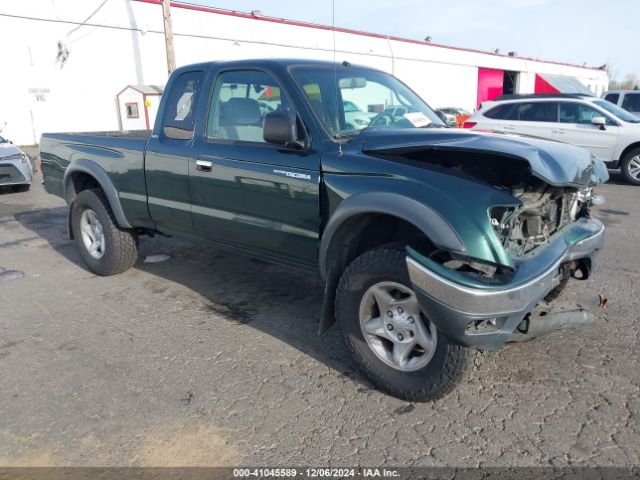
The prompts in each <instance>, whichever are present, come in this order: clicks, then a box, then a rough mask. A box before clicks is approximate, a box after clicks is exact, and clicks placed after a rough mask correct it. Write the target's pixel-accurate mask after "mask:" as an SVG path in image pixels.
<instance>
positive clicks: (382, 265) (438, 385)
mask: <svg viewBox="0 0 640 480" xmlns="http://www.w3.org/2000/svg"><path fill="white" fill-rule="evenodd" d="M405 257H406V253H405V250H404V246H403V245H399V244H387V245H383V246H381V247H378V248H375V249H373V250H369V251H368V252H365V253H364V254H362V255H361V256H359V257H357V258H356V259H355V260H354V261H353V262H351V264H350V265H349V266H348V267H347V269H346V270H345V271H344V273H343V275H342V277H341V278H340V282H339V284H338V289H337V293H336V318H337V319H338V321H339V322H340V323H341V325H342V322H345V321H353V319H348V318H346V312H345V309H346V306H347V305H348V296H349V295H352V294H353V293H352V291H351V290H350V289H349V288H348V286H349V285H351V284H352V279H353V278H354V276H355V275H357V274H360V273H362V272H376V271H381V270H382V271H384V270H389V269H395V270H396V271H399V270H400V269H401V268H405V270H406V267H404V263H405ZM402 273H404V272H402ZM405 274H406V273H405ZM342 332H343V336H344V339H345V343H346V345H347V348H348V349H349V351H350V352H351V354H352V355H353V357H354V358H355V359H356V362H357V363H358V364H359V366H360V367H361V368H362V370H363V371H364V372H365V373H366V375H367V376H368V377H369V378H370V380H371V381H372V382H373V383H374V384H375V385H376V386H377V387H378V388H380V389H382V390H384V391H386V392H388V393H390V394H391V395H394V396H396V397H399V398H402V399H404V400H408V401H417V402H424V401H434V400H438V399H440V398H442V397H444V396H446V395H447V394H449V393H450V392H451V391H452V390H453V389H454V388H455V387H456V386H457V385H458V384H459V383H460V382H462V381H464V380H465V379H466V378H468V376H469V373H470V372H471V370H472V369H473V366H474V363H475V357H476V351H475V350H473V349H470V348H466V347H463V346H461V345H457V344H453V343H451V342H449V341H448V339H446V337H444V338H443V335H442V334H439V337H438V342H439V344H440V342H441V341H444V342H446V345H445V347H444V348H445V349H446V351H445V360H444V364H443V368H442V369H441V370H440V371H439V372H438V373H437V374H436V375H434V376H432V377H431V379H430V381H429V382H428V383H427V384H425V385H423V386H418V385H416V388H415V389H413V390H411V391H407V390H406V389H399V388H396V387H395V386H394V385H393V384H392V383H391V382H389V381H388V379H386V378H385V377H384V375H381V374H379V373H377V369H376V368H375V365H373V364H371V363H370V362H369V361H367V359H366V358H364V357H363V356H362V355H359V353H358V351H357V348H356V344H355V342H354V341H355V340H356V339H355V338H354V337H353V335H349V334H348V333H347V332H346V331H345V329H344V328H342ZM374 361H376V360H375V359H374Z"/></svg>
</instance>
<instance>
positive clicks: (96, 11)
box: [66, 0, 109, 37]
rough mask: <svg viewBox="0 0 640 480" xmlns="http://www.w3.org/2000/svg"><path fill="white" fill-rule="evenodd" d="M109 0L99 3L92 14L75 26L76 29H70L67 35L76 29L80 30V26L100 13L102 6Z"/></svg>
mask: <svg viewBox="0 0 640 480" xmlns="http://www.w3.org/2000/svg"><path fill="white" fill-rule="evenodd" d="M108 1H109V0H103V2H102V3H101V4H100V5H98V8H96V9H95V10H94V11H93V12H92V13H91V15H89V16H88V17H87V18H85V19H84V21H83V22H81V23H80V24H79V25H78V26H77V27H76V28H74V29H72V30H69V32H68V33H67V35H66V36H67V37H68V36H69V35H71V34H72V33H73V32H75V31H76V30H78V29H79V28H81V27H82V26H83V25H85V24H86V23H87V22H88V21H89V20H91V18H93V16H94V15H95V14H96V13H98V12H99V11H100V9H101V8H102V7H104V4H105V3H107V2H108Z"/></svg>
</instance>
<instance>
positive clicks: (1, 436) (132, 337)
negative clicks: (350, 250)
mask: <svg viewBox="0 0 640 480" xmlns="http://www.w3.org/2000/svg"><path fill="white" fill-rule="evenodd" d="M40 179H41V177H40V175H37V176H36V180H37V182H38V184H34V185H33V187H32V189H31V191H29V192H26V193H11V192H9V191H6V190H2V191H0V466H22V465H38V466H49V465H68V466H102V465H123V466H126V465H153V466H168V465H172V466H179V465H268V466H284V465H292V466H304V465H311V466H319V465H330V466H355V465H364V466H379V465H390V466H391V465H392V466H418V465H419V466H427V465H429V466H430V465H433V466H531V465H541V464H542V465H558V466H563V465H570V464H573V465H618V466H620V465H638V464H640V446H639V445H640V442H639V441H638V439H639V438H640V425H639V424H638V419H639V418H640V394H639V386H640V357H639V355H638V353H639V352H638V341H639V337H638V334H639V331H640V325H639V318H638V317H639V316H640V313H639V312H640V309H639V295H638V292H639V291H640V261H639V260H638V245H640V202H638V198H640V189H639V188H638V187H631V186H628V185H624V184H623V183H622V182H620V181H619V176H617V175H616V174H613V182H612V183H610V184H607V185H605V186H603V187H601V188H600V189H599V193H601V194H602V195H604V196H605V197H606V199H607V203H606V204H605V205H603V206H601V207H599V209H597V212H596V214H595V215H596V216H598V217H599V218H601V219H602V220H603V221H604V222H605V223H606V225H607V227H608V232H607V240H606V246H605V250H604V252H603V253H602V254H601V255H600V271H599V272H598V274H597V275H596V276H595V277H594V278H593V280H590V281H587V282H575V283H573V284H572V286H571V287H570V289H569V291H568V292H567V293H566V295H569V296H577V297H580V298H585V297H588V298H591V299H595V298H596V297H597V295H598V293H601V292H604V293H605V295H606V296H607V298H608V304H607V307H606V309H605V310H604V311H603V314H602V318H600V319H599V320H598V321H597V323H596V324H594V325H592V326H589V327H583V328H580V329H576V330H568V331H564V332H559V333H555V334H552V335H550V336H548V337H545V338H543V339H538V340H536V341H533V342H529V343H526V344H520V345H513V346H507V347H506V348H504V349H502V350H501V351H499V352H495V353H484V354H482V355H481V356H479V358H478V361H477V365H476V368H475V369H474V371H473V373H472V375H471V378H470V379H469V381H468V382H466V383H464V384H462V385H460V386H459V387H458V388H457V389H456V390H455V391H454V392H453V393H452V394H451V395H449V396H448V397H446V398H444V399H442V400H440V401H437V402H435V403H426V404H411V403H406V402H403V401H400V400H398V399H395V398H392V397H389V396H387V395H384V394H382V393H380V392H378V391H376V390H374V389H373V388H372V386H371V385H370V384H369V383H368V382H367V380H366V379H365V378H364V377H363V376H362V375H361V374H360V373H359V372H358V371H357V370H356V369H355V366H354V364H353V362H352V361H351V359H350V357H349V355H348V353H347V351H346V349H345V347H344V346H343V345H342V341H341V338H340V336H339V333H338V331H337V330H336V329H332V330H331V331H330V332H329V333H328V334H327V335H324V336H322V337H318V336H317V334H316V332H317V324H318V317H319V313H320V303H321V296H322V286H321V283H320V281H319V280H318V279H316V278H315V277H313V276H310V275H308V274H305V273H301V272H298V271H294V270H287V269H285V268H281V267H277V266H272V265H269V264H266V263H264V262H261V261H256V260H253V259H250V258H246V257H241V256H237V255H235V254H233V253H229V252H226V251H222V250H218V249H216V248H214V247H212V246H210V245H206V244H202V243H188V242H183V241H178V240H175V239H167V238H159V237H156V238H153V239H151V238H147V237H144V238H142V239H141V241H140V250H141V255H140V260H139V261H138V263H137V264H136V265H135V267H134V268H133V269H131V270H129V271H127V272H125V273H123V274H120V275H117V276H113V277H108V278H103V277H98V276H95V275H93V274H91V273H89V272H88V271H87V270H86V269H85V268H84V267H83V265H82V262H81V260H80V257H79V255H78V254H77V252H76V249H75V246H74V244H73V242H71V241H70V240H68V238H67V235H66V229H67V227H66V213H67V208H66V205H65V204H64V202H63V201H62V200H60V199H59V198H57V197H54V196H51V195H47V194H46V193H45V192H44V191H43V190H42V188H41V186H40V185H39V181H40ZM157 255H165V256H169V258H168V259H167V258H166V257H154V256H157ZM145 258H146V259H147V260H154V261H157V262H155V263H153V262H149V261H147V262H145ZM158 260H159V261H158Z"/></svg>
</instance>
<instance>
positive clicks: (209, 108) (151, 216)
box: [40, 60, 608, 401]
mask: <svg viewBox="0 0 640 480" xmlns="http://www.w3.org/2000/svg"><path fill="white" fill-rule="evenodd" d="M351 104H353V105H356V106H357V108H358V109H359V110H361V111H363V112H369V113H371V114H373V115H371V119H370V121H368V122H364V123H363V124H362V125H358V124H357V123H351V122H349V121H348V115H347V114H346V113H345V110H346V108H345V106H346V105H351ZM264 105H268V106H269V108H264ZM400 107H401V108H400ZM40 148H41V158H42V166H43V172H44V173H43V175H44V186H45V188H46V190H47V191H48V192H49V193H52V194H54V195H58V196H60V197H62V198H64V199H65V200H66V201H67V203H68V204H69V205H70V209H69V231H70V235H71V237H72V238H73V239H74V240H75V243H76V245H77V248H78V250H79V252H80V255H81V256H82V259H83V261H84V262H85V263H86V266H87V268H88V269H89V270H90V271H92V272H94V273H96V274H98V275H113V274H117V273H120V272H123V271H125V270H127V269H128V268H129V267H131V266H132V265H133V264H134V263H135V261H136V258H137V252H138V238H139V237H140V236H142V235H158V234H162V235H170V236H184V237H190V238H198V239H204V240H208V241H210V242H212V243H213V244H217V245H220V246H223V247H228V248H231V249H234V250H235V251H238V252H240V253H245V254H249V255H253V256H257V257H260V258H262V259H265V260H268V261H271V262H276V263H279V264H283V265H289V266H292V267H297V268H302V269H306V270H309V271H310V272H317V273H318V274H319V275H320V276H321V278H322V280H323V282H324V285H325V287H324V301H323V305H322V312H320V326H319V330H320V332H324V331H326V330H327V329H328V328H329V327H331V325H332V324H333V323H334V322H335V321H336V320H337V323H338V324H339V326H340V329H341V331H342V333H343V336H344V338H345V341H346V345H347V346H348V348H349V350H350V351H351V352H352V353H353V356H354V358H355V361H356V362H357V364H358V365H359V367H361V368H362V370H363V371H364V372H365V373H366V375H367V376H368V377H369V378H370V379H371V381H372V382H373V383H374V384H375V385H376V386H377V387H378V388H380V389H382V390H384V391H386V392H389V393H391V394H393V395H395V396H398V397H400V398H403V399H407V400H415V401H425V400H433V399H436V398H439V397H441V396H443V395H445V394H446V393H447V392H449V391H451V390H452V389H453V388H454V387H455V385H456V384H457V383H459V382H460V381H461V380H462V379H464V378H465V375H466V373H467V372H468V371H469V369H470V368H471V367H472V366H473V363H474V354H475V352H476V350H478V349H486V350H495V349H498V348H500V347H501V346H503V345H504V344H505V343H506V342H513V341H524V340H529V339H531V338H535V337H537V336H540V335H542V334H544V333H547V332H550V331H553V330H558V329H561V328H566V327H571V326H576V325H581V324H588V323H590V322H592V321H593V318H594V314H593V312H592V311H591V310H590V309H591V306H590V305H589V303H590V302H586V303H585V304H577V303H570V302H568V301H567V300H563V299H562V295H561V290H562V289H563V288H564V287H566V285H567V284H568V282H569V281H570V280H571V279H572V278H577V279H587V278H588V277H589V276H590V275H591V273H592V272H593V271H594V268H595V257H596V254H597V252H598V250H599V249H600V248H601V247H602V243H603V235H604V227H603V225H602V223H601V222H600V221H598V220H597V219H595V218H592V217H591V215H590V213H589V210H590V207H591V205H592V203H594V202H597V201H598V200H599V199H600V197H598V196H597V195H595V194H594V193H593V188H594V186H596V185H598V184H600V183H602V182H604V181H606V180H607V179H608V175H607V170H606V168H605V166H604V164H603V163H602V162H601V161H600V160H597V159H596V158H595V157H593V156H592V155H591V154H589V153H588V152H587V151H586V150H584V149H581V148H579V147H574V146H571V145H566V144H562V143H558V142H551V141H545V140H540V139H534V138H526V137H520V136H515V135H500V134H493V133H482V132H469V131H461V130H453V129H451V130H450V129H447V128H445V126H444V125H443V123H442V121H441V120H440V118H439V117H438V116H437V115H436V114H435V113H434V112H433V110H432V109H431V108H430V107H429V106H428V105H427V104H426V103H425V102H424V101H423V100H421V99H420V98H419V97H418V96H417V95H416V94H415V93H414V92H412V91H411V90H410V89H409V88H408V87H407V86H406V85H404V84H403V83H402V82H400V81H399V80H398V79H396V78H395V77H393V76H392V75H389V74H387V73H383V72H380V71H377V70H373V69H369V68H365V67H357V66H353V65H351V64H349V63H347V62H344V63H342V64H334V63H328V62H319V61H308V60H299V61H295V60H244V61H234V62H209V63H201V64H196V65H190V66H185V67H181V68H179V69H177V70H176V71H175V72H173V73H172V75H171V77H170V78H169V81H168V85H167V87H166V90H165V93H164V95H163V97H162V100H161V104H160V107H159V114H158V117H157V119H156V122H155V126H154V129H153V130H152V131H138V132H96V133H50V134H44V135H43V136H42V140H41V147H40Z"/></svg>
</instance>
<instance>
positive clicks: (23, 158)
mask: <svg viewBox="0 0 640 480" xmlns="http://www.w3.org/2000/svg"><path fill="white" fill-rule="evenodd" d="M0 160H4V161H6V162H12V161H14V160H20V161H21V162H22V163H27V156H26V155H25V154H24V153H14V154H13V155H7V156H6V157H1V158H0Z"/></svg>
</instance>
